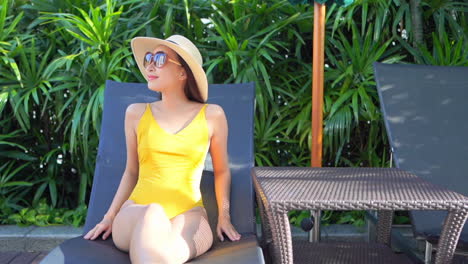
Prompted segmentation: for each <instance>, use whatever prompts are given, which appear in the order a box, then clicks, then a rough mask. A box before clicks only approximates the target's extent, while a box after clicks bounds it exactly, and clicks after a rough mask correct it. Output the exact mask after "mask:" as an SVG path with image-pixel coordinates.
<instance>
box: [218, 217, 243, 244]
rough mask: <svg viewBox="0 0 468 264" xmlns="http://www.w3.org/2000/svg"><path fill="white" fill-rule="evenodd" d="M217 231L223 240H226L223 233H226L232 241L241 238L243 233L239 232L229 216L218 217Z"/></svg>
mask: <svg viewBox="0 0 468 264" xmlns="http://www.w3.org/2000/svg"><path fill="white" fill-rule="evenodd" d="M216 233H217V235H218V238H219V240H221V241H224V237H223V233H225V234H226V235H227V236H228V237H229V239H230V240H231V241H237V240H239V239H240V238H241V235H240V234H239V233H237V231H236V229H235V228H234V226H233V225H232V224H231V219H230V218H229V217H220V218H218V226H217V227H216Z"/></svg>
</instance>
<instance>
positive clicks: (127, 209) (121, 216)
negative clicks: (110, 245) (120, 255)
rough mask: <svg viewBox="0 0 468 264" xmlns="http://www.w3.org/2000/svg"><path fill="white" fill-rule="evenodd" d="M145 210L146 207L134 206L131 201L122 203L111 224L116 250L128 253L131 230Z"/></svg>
mask: <svg viewBox="0 0 468 264" xmlns="http://www.w3.org/2000/svg"><path fill="white" fill-rule="evenodd" d="M146 208H147V205H142V204H136V203H135V202H134V201H132V200H127V201H125V202H124V203H123V205H122V207H121V208H120V210H119V212H118V213H117V214H116V215H115V218H114V221H113V222H112V239H113V241H114V244H115V246H116V247H117V248H118V249H120V250H122V251H125V252H128V251H129V249H130V240H131V238H132V233H133V229H134V227H135V224H136V222H137V220H138V219H140V218H141V216H142V215H143V213H144V212H145V210H146Z"/></svg>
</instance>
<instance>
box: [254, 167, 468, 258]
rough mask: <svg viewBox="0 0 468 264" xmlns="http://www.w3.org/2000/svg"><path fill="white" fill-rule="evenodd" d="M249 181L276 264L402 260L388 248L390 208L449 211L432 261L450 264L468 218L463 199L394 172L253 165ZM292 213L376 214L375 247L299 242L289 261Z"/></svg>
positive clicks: (389, 169) (291, 245) (390, 169)
mask: <svg viewBox="0 0 468 264" xmlns="http://www.w3.org/2000/svg"><path fill="white" fill-rule="evenodd" d="M252 177H253V182H254V186H255V189H256V192H257V198H258V200H259V205H260V210H261V213H262V219H263V220H265V221H266V222H264V225H265V224H266V225H265V226H266V228H267V232H266V233H267V239H268V238H271V239H272V241H271V242H272V243H271V244H272V251H273V252H272V255H273V256H272V257H273V261H274V263H293V260H294V261H295V262H296V263H298V262H307V263H314V262H318V263H320V262H323V263H325V262H326V263H366V262H367V263H369V262H371V263H379V264H382V263H403V262H406V261H407V259H406V258H405V260H403V259H402V258H401V257H402V256H397V255H396V254H393V252H392V251H391V249H390V247H389V246H388V245H390V231H391V223H392V216H393V211H394V210H446V211H448V215H447V218H446V220H445V223H444V226H443V229H442V234H441V237H440V240H439V246H438V251H437V255H436V259H435V263H450V262H451V260H452V258H453V253H454V250H455V248H456V245H457V242H458V238H459V236H460V232H461V230H462V228H463V225H464V223H465V221H466V219H467V217H468V198H467V197H465V196H463V195H461V194H458V193H455V192H452V191H449V190H447V189H445V188H442V187H439V186H436V185H433V184H431V183H429V182H427V181H424V180H422V179H420V178H418V177H417V176H415V175H414V174H411V173H408V172H405V171H403V170H400V169H396V168H297V167H256V168H253V169H252ZM291 210H377V211H378V213H379V223H378V226H377V232H378V234H377V242H378V243H363V244H364V246H363V244H354V245H352V244H350V245H346V244H345V243H340V244H325V243H307V244H308V245H305V243H302V244H299V245H294V249H295V251H294V252H295V255H294V257H293V243H292V239H291V230H290V226H289V221H288V216H287V212H288V211H291ZM269 232H271V233H269ZM268 234H269V235H268ZM332 246H333V247H334V248H332V249H330V247H332ZM299 250H300V251H299ZM327 252H329V253H330V256H329V257H332V258H333V261H332V262H329V259H328V260H327V256H326V254H327ZM379 255H380V256H379Z"/></svg>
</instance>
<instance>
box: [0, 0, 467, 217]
mask: <svg viewBox="0 0 468 264" xmlns="http://www.w3.org/2000/svg"><path fill="white" fill-rule="evenodd" d="M355 2H356V3H355V4H353V5H351V6H348V7H346V8H338V7H336V6H331V7H329V8H327V23H326V51H325V52H326V56H325V63H326V65H325V71H326V72H325V98H324V100H325V104H324V125H325V129H324V142H323V143H324V161H323V164H324V166H375V167H387V166H389V149H388V143H387V140H386V134H385V129H384V127H383V123H382V118H381V113H380V111H379V103H378V97H377V94H376V89H375V81H374V77H373V70H372V63H373V62H374V61H381V62H387V63H395V62H407V63H418V64H437V65H465V66H468V26H467V25H468V23H467V12H468V4H466V3H464V2H463V1H462V0H459V1H429V0H427V1H424V0H423V1H421V2H422V4H421V13H420V15H421V16H422V18H423V19H422V21H423V23H422V25H423V31H422V32H421V31H418V32H421V33H423V34H422V42H421V41H419V42H418V43H420V44H419V46H417V45H416V44H413V43H415V40H416V39H415V38H414V36H415V35H417V34H415V33H414V31H413V30H412V28H413V26H412V21H411V9H410V6H409V5H408V3H407V1H400V0H393V1H387V0H374V1H364V0H362V1H355ZM312 22H313V9H312V6H311V5H310V4H297V5H293V4H291V3H289V2H288V1H279V0H274V1H256V0H253V1H242V0H240V1H226V0H225V1H202V0H195V1H187V0H184V1H181V0H174V1H164V0H162V1H149V0H146V1H141V0H138V1H137V0H128V1H114V0H107V1H102V0H89V1H80V0H30V1H27V0H18V1H12V0H3V1H2V2H1V6H0V87H1V90H0V117H1V118H0V223H2V224H7V223H19V224H28V223H37V224H54V223H68V224H70V223H73V224H75V225H81V224H83V221H84V218H85V214H86V206H85V205H86V203H87V201H88V199H89V192H90V188H91V183H92V177H93V173H94V166H95V157H96V151H97V146H98V137H99V131H100V125H101V111H102V100H103V90H104V83H105V80H107V79H112V80H116V81H123V82H144V79H143V77H142V76H141V75H140V74H139V72H138V69H137V67H136V65H135V62H134V61H133V58H132V54H131V50H130V45H129V42H130V39H131V38H132V37H134V36H155V37H160V38H165V37H167V36H169V35H172V34H182V35H185V36H187V37H188V38H190V39H192V40H193V41H194V42H195V44H196V45H197V46H198V47H199V48H200V50H201V52H202V54H203V57H204V62H205V63H204V68H205V69H206V71H207V74H208V78H209V82H210V83H238V82H249V81H254V82H255V83H256V113H255V161H256V164H257V165H261V166H309V164H310V161H309V160H310V157H309V156H310V154H309V153H310V151H309V149H310V142H309V141H310V140H309V139H310V136H309V135H310V119H311V117H310V113H311V100H310V97H311V78H312V77H311V71H312V70H311V67H312V66H311V61H312V58H311V54H312ZM63 210H68V211H67V212H68V213H64V212H65V211H63ZM57 212H58V213H57ZM327 214H328V215H329V217H328V218H327V219H333V218H334V217H335V216H336V215H334V216H333V215H332V214H329V213H327ZM57 215H61V217H58V219H56V218H57V217H56V216H57ZM306 215H307V213H301V212H292V213H291V218H292V221H293V223H298V222H299V221H300V220H301V219H302V218H303V217H305V216H306ZM338 216H339V217H338V220H330V221H338V222H343V221H344V222H348V223H349V222H350V223H359V221H362V218H360V217H356V213H349V214H345V215H341V214H338ZM335 218H336V217H335ZM54 219H55V220H54Z"/></svg>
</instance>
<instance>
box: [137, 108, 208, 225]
mask: <svg viewBox="0 0 468 264" xmlns="http://www.w3.org/2000/svg"><path fill="white" fill-rule="evenodd" d="M206 106H207V105H206V104H205V105H204V106H203V107H202V109H201V110H200V111H199V112H198V114H197V115H196V116H195V118H194V119H193V120H192V121H191V122H190V123H189V124H188V125H187V126H186V127H185V128H183V129H182V130H180V131H179V132H177V133H176V134H171V133H169V132H167V131H166V130H164V129H163V128H161V127H160V126H159V124H158V123H157V121H156V119H155V118H154V117H153V114H152V113H151V108H150V105H149V104H147V105H146V110H145V112H144V113H143V116H142V117H141V119H140V121H139V123H138V126H137V143H138V161H139V173H138V182H137V184H136V186H135V188H134V189H133V192H132V193H131V194H130V197H129V198H128V199H129V200H133V201H134V202H135V203H137V204H149V203H158V204H160V205H161V206H162V207H163V208H164V211H165V212H166V214H167V216H168V217H169V219H170V218H172V217H174V216H176V215H178V214H180V213H183V212H185V211H187V210H190V209H192V208H194V207H196V206H203V201H202V196H201V192H200V180H201V175H202V171H203V167H204V163H205V158H206V154H207V152H208V146H209V136H208V127H207V122H206V118H205V108H206Z"/></svg>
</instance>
